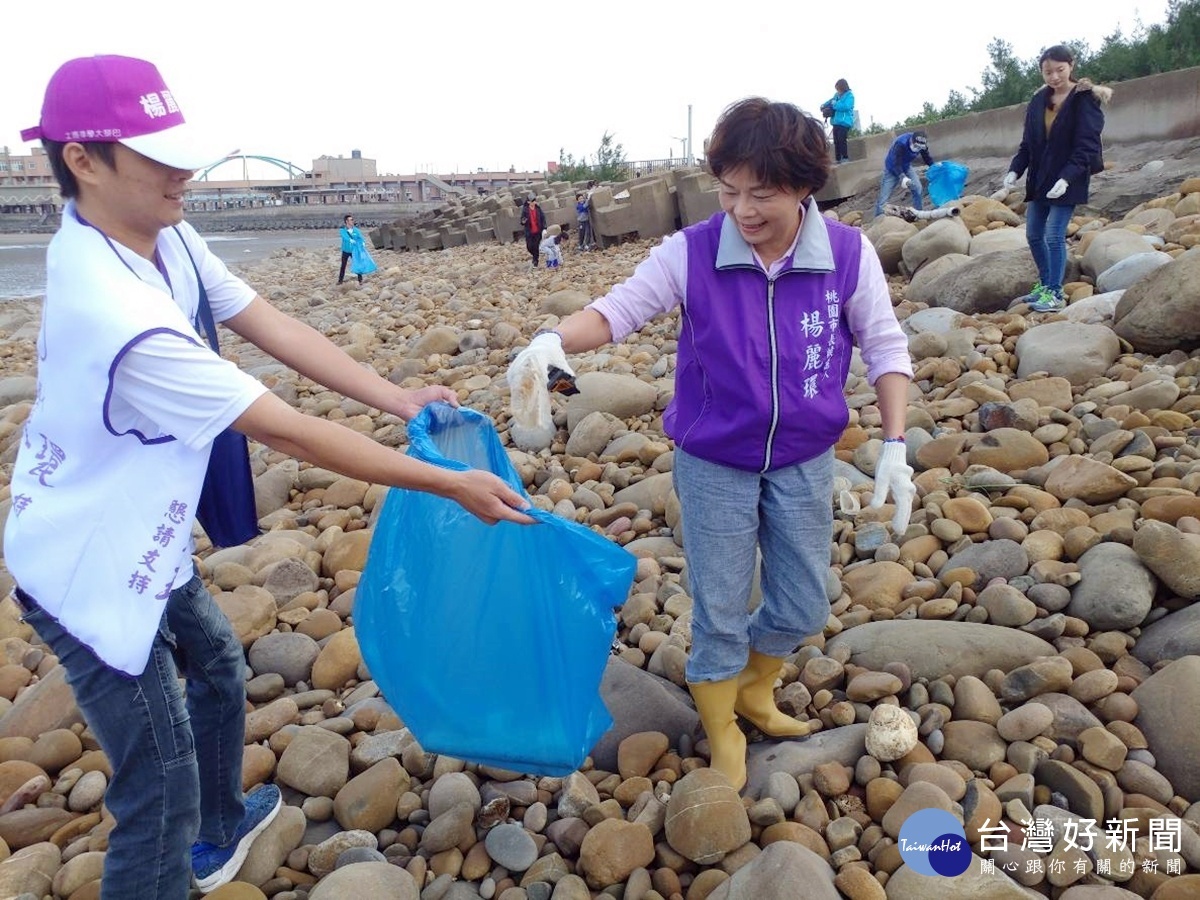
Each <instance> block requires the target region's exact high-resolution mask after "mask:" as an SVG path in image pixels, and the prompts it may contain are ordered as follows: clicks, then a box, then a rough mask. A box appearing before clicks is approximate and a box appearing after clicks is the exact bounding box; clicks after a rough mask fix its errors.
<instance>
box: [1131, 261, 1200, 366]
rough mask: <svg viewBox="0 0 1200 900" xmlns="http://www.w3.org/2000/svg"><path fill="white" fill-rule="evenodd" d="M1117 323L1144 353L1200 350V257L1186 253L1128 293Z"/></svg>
mask: <svg viewBox="0 0 1200 900" xmlns="http://www.w3.org/2000/svg"><path fill="white" fill-rule="evenodd" d="M1113 320H1114V324H1113V330H1115V331H1116V333H1117V334H1118V335H1120V336H1121V337H1123V338H1124V339H1125V340H1127V341H1129V343H1130V344H1132V345H1133V348H1134V349H1135V350H1137V351H1138V352H1140V353H1169V352H1171V351H1172V350H1184V351H1190V350H1194V349H1195V348H1196V347H1198V346H1200V253H1197V252H1188V253H1185V254H1183V255H1182V256H1180V257H1179V258H1177V259H1176V260H1174V261H1173V262H1171V263H1169V264H1167V265H1165V266H1162V267H1160V268H1158V269H1155V270H1154V271H1153V272H1151V273H1150V274H1149V275H1147V276H1145V277H1144V278H1142V279H1141V280H1140V281H1138V282H1137V283H1136V284H1134V285H1133V286H1132V287H1130V288H1129V289H1128V290H1126V291H1125V294H1124V296H1123V297H1121V302H1120V303H1118V304H1117V311H1116V314H1115V315H1114V317H1113Z"/></svg>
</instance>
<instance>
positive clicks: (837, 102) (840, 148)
mask: <svg viewBox="0 0 1200 900" xmlns="http://www.w3.org/2000/svg"><path fill="white" fill-rule="evenodd" d="M833 89H834V91H836V93H835V94H834V95H833V96H832V97H830V98H829V99H828V100H826V101H825V102H824V103H822V104H821V109H822V111H825V110H828V111H830V113H831V114H832V116H831V117H827V118H830V123H829V124H830V125H832V126H833V159H834V162H835V163H843V162H849V161H850V150H849V149H848V148H847V146H846V138H847V137H848V136H849V135H850V129H851V128H853V127H854V92H853V91H851V90H850V84H849V82H847V81H846V79H845V78H839V79H838V80H837V83H835V84H834V86H833Z"/></svg>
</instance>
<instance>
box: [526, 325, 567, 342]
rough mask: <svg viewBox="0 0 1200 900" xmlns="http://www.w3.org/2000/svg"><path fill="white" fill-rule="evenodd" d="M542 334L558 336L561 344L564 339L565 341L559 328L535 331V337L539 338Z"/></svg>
mask: <svg viewBox="0 0 1200 900" xmlns="http://www.w3.org/2000/svg"><path fill="white" fill-rule="evenodd" d="M541 334H556V335H558V340H559V342H560V343H561V342H562V339H563V336H562V332H561V331H559V330H558V329H557V328H542V329H540V330H538V331H535V332H534V333H533V336H534V337H537V336H538V335H541Z"/></svg>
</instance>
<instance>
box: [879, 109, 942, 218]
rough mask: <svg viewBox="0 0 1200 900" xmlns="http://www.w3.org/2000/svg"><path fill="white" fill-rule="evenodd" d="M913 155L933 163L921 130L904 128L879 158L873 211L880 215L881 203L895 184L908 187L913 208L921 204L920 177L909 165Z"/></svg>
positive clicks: (888, 195)
mask: <svg viewBox="0 0 1200 900" xmlns="http://www.w3.org/2000/svg"><path fill="white" fill-rule="evenodd" d="M917 156H920V157H921V159H923V160H924V161H925V165H927V166H932V165H933V157H932V156H930V155H929V137H928V136H927V135H926V134H925V132H924V131H921V130H919V129H918V130H917V131H906V132H904V134H901V135H898V136H897V137H896V139H895V140H894V141H892V146H891V147H889V148H888V154H887V158H886V159H885V160H884V161H883V177H882V178H881V179H880V180H879V199H878V200H877V201H876V203H875V215H877V216H882V215H883V205H884V204H885V203H887V202H888V200H889V199H890V198H891V196H892V192H893V191H894V190H895V189H896V185H900V187H901V188H903V189H904V190H907V191H912V198H913V202H912V205H913V208H914V209H920V208H921V206H922V198H921V178H920V176H919V175H917V173H916V171H915V170H914V169H913V167H912V166H913V160H914V159H916V158H917Z"/></svg>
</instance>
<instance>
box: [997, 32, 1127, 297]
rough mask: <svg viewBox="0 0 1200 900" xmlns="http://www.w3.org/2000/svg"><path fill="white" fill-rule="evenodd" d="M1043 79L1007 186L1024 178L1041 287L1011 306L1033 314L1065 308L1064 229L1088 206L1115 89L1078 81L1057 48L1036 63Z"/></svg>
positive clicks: (1070, 59) (1069, 56)
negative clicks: (1106, 108) (1026, 306)
mask: <svg viewBox="0 0 1200 900" xmlns="http://www.w3.org/2000/svg"><path fill="white" fill-rule="evenodd" d="M1039 64H1040V66H1041V70H1042V80H1043V81H1044V82H1045V84H1044V85H1043V86H1042V87H1040V88H1038V90H1037V91H1036V92H1035V93H1034V95H1033V97H1032V99H1030V101H1029V106H1028V107H1026V109H1025V129H1024V132H1023V133H1022V135H1021V146H1020V148H1019V149H1018V150H1017V155H1016V156H1014V157H1013V159H1012V162H1011V163H1009V166H1008V170H1009V171H1008V174H1007V175H1005V176H1004V186H1005V187H1006V188H1011V187H1012V186H1013V185H1014V184H1015V183H1016V181H1017V179H1018V178H1020V177H1021V176H1022V175H1025V236H1026V239H1027V240H1028V241H1029V252H1030V253H1031V254H1033V261H1034V264H1035V265H1037V270H1038V281H1037V283H1036V284H1035V285H1034V286H1033V290H1031V291H1030V292H1029V293H1028V294H1026V295H1025V296H1023V297H1019V298H1018V299H1017V301H1016V302H1024V303H1027V304H1029V306H1030V308H1031V309H1032V310H1034V311H1035V312H1054V311H1056V310H1060V309H1062V308H1063V307H1065V306H1066V305H1067V300H1066V296H1065V295H1064V294H1063V288H1062V284H1063V276H1064V274H1065V273H1066V268H1067V226H1068V225H1069V224H1071V214H1072V213H1073V212H1074V211H1075V207H1076V205H1078V204H1080V203H1087V199H1088V190H1089V187H1090V182H1091V176H1092V174H1093V173H1094V172H1098V171H1099V170H1100V168H1101V166H1102V159H1103V157H1102V156H1101V149H1100V133H1101V132H1102V131H1103V130H1104V111H1103V110H1102V109H1101V108H1100V107H1101V105H1102V104H1105V103H1107V102H1108V101H1109V100H1110V99H1111V98H1112V88H1108V87H1104V86H1103V85H1093V84H1092V83H1091V81H1089V80H1088V79H1086V78H1082V79H1080V80H1079V81H1076V80H1075V79H1074V77H1073V75H1074V71H1075V55H1074V54H1073V53H1072V52H1071V51H1070V49H1069V48H1067V47H1064V46H1062V45H1061V44H1060V45H1057V46H1054V47H1051V48H1049V49H1048V50H1046V51H1045V52H1044V53H1043V54H1042V58H1041V59H1040V60H1039Z"/></svg>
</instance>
